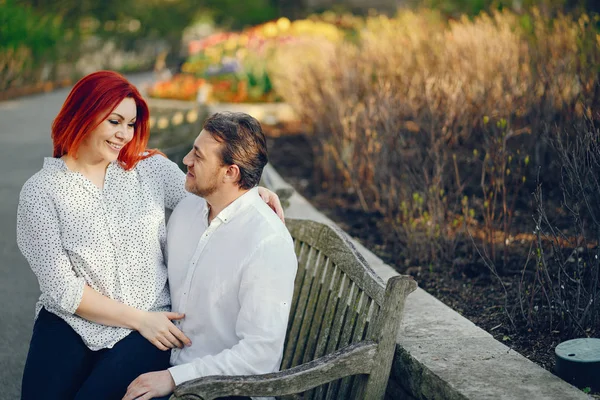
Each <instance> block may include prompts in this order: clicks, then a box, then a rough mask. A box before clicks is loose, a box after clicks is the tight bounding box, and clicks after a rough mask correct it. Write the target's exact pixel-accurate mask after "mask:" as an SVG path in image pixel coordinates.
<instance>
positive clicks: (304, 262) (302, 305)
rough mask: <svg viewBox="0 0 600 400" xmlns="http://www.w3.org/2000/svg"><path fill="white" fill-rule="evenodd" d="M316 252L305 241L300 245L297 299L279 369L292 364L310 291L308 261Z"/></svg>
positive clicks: (310, 273)
mask: <svg viewBox="0 0 600 400" xmlns="http://www.w3.org/2000/svg"><path fill="white" fill-rule="evenodd" d="M316 252H317V250H316V249H315V248H314V247H311V246H308V245H306V243H304V244H303V245H302V246H301V249H300V254H299V255H298V272H297V273H296V282H295V283H294V286H295V287H296V286H297V287H299V294H298V298H297V299H298V301H297V302H296V304H295V310H294V318H293V319H292V318H291V317H290V322H291V325H290V326H291V329H290V331H289V334H288V337H287V338H286V346H285V352H284V356H283V362H282V365H281V369H287V368H291V367H293V366H294V365H293V364H292V361H293V358H294V354H295V352H296V345H297V344H298V336H299V334H300V328H301V327H302V320H303V318H304V311H305V310H306V304H307V303H308V294H309V292H310V286H311V282H312V279H313V275H314V270H311V269H310V262H311V260H312V257H314V255H315V253H316ZM299 282H300V283H299ZM284 363H285V364H284Z"/></svg>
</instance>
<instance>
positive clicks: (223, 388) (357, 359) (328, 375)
mask: <svg viewBox="0 0 600 400" xmlns="http://www.w3.org/2000/svg"><path fill="white" fill-rule="evenodd" d="M376 352H377V345H376V344H375V343H373V342H370V341H366V342H361V343H356V344H354V345H351V346H348V347H346V348H344V349H341V350H338V351H336V352H334V353H332V354H329V355H326V356H324V357H321V358H319V359H317V360H313V361H311V362H309V363H306V364H302V365H300V366H298V367H294V368H291V369H288V370H285V371H280V372H274V373H271V374H264V375H250V376H208V377H205V378H200V379H195V380H193V381H189V382H186V383H183V384H181V385H179V386H178V387H177V388H176V389H175V393H174V394H173V396H171V399H172V400H179V399H182V400H183V399H203V400H212V399H215V398H218V397H226V396H278V395H279V396H281V395H288V394H293V393H300V392H305V391H307V390H309V389H312V388H314V387H315V386H318V385H322V384H324V383H326V382H329V381H331V380H334V379H338V378H342V377H344V376H348V375H355V374H366V373H369V372H371V369H372V367H373V357H374V356H375V354H376Z"/></svg>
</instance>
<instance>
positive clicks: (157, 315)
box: [135, 311, 192, 351]
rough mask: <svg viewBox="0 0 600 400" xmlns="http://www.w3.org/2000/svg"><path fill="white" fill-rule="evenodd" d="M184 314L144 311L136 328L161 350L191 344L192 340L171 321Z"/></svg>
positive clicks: (180, 317)
mask: <svg viewBox="0 0 600 400" xmlns="http://www.w3.org/2000/svg"><path fill="white" fill-rule="evenodd" d="M184 316H185V315H184V314H180V313H175V312H158V311H157V312H152V311H143V312H142V313H141V314H140V318H139V321H138V322H137V324H136V326H135V329H136V330H137V331H138V332H139V333H140V334H141V335H142V336H143V337H145V338H146V339H147V340H148V341H149V342H150V343H152V344H153V345H155V346H156V347H157V348H158V349H160V350H163V351H165V350H169V349H173V348H175V347H178V348H182V347H183V346H189V345H191V344H192V342H191V340H190V339H188V338H187V336H185V335H184V334H183V332H181V331H180V330H179V328H177V327H176V326H175V324H173V322H171V321H172V320H179V319H182V318H183V317H184Z"/></svg>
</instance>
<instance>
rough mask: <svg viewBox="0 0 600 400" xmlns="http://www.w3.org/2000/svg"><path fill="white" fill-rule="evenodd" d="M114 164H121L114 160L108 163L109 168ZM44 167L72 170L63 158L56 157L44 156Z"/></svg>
mask: <svg viewBox="0 0 600 400" xmlns="http://www.w3.org/2000/svg"><path fill="white" fill-rule="evenodd" d="M114 165H119V162H118V161H112V162H111V163H109V164H108V168H112V167H113V166H114ZM43 167H44V169H56V170H58V171H67V172H68V171H71V170H70V169H69V168H68V167H67V164H66V163H65V161H64V160H63V159H62V158H55V157H44V166H43Z"/></svg>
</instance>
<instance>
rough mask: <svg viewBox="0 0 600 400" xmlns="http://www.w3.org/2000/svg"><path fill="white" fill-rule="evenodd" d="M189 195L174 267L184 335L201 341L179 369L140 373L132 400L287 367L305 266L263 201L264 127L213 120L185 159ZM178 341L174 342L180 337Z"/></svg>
mask: <svg viewBox="0 0 600 400" xmlns="http://www.w3.org/2000/svg"><path fill="white" fill-rule="evenodd" d="M183 161H184V164H185V165H186V166H187V168H188V173H187V177H186V190H187V191H189V192H191V193H193V194H195V195H196V196H188V197H187V198H186V199H184V200H182V201H181V202H180V203H179V205H178V206H177V207H176V208H175V210H174V211H173V214H172V215H171V218H170V220H169V224H168V228H167V235H168V236H167V243H168V244H167V265H168V271H169V285H170V289H171V299H172V308H173V311H174V312H179V313H183V314H185V318H184V319H183V320H182V321H179V322H178V326H179V328H180V329H181V330H182V331H183V332H185V334H186V335H187V336H188V337H189V338H190V339H191V341H192V344H191V346H189V347H184V348H182V349H179V348H175V349H174V350H173V351H172V353H171V365H173V367H171V368H169V369H168V370H165V371H158V372H150V373H147V374H143V375H140V376H139V377H138V378H137V379H136V380H135V381H133V382H132V383H131V385H130V386H129V388H128V391H127V394H126V395H125V397H124V399H140V400H146V399H151V398H156V397H160V396H165V395H168V394H170V393H171V392H173V390H174V388H175V386H176V385H178V384H180V383H182V382H186V381H189V380H191V379H196V378H199V377H203V376H209V375H246V374H263V373H268V372H274V371H277V370H278V369H279V366H280V363H281V358H282V352H283V343H284V339H285V332H286V328H287V321H288V317H289V311H290V304H291V301H292V294H293V289H294V278H295V276H296V269H297V260H296V255H295V253H294V246H293V242H292V238H291V236H290V234H289V232H288V231H287V229H286V227H285V225H284V224H283V223H282V222H281V220H280V219H279V218H278V216H277V215H276V214H275V213H274V212H273V211H272V210H271V209H270V208H269V206H268V205H267V204H265V202H264V201H262V200H261V198H260V196H259V195H258V192H257V189H256V185H257V184H258V182H259V180H260V176H261V174H262V170H263V168H264V166H265V164H266V163H267V150H266V140H265V137H264V134H263V132H262V129H261V126H260V124H259V122H258V121H257V120H256V119H254V118H252V117H251V116H249V115H247V114H243V113H217V114H214V115H213V116H211V117H210V118H208V119H207V120H206V121H205V123H204V127H203V129H202V132H200V135H199V136H198V137H197V139H196V140H195V142H194V147H193V149H192V150H191V151H190V152H189V153H188V154H187V155H186V156H185V158H184V160H183ZM174 340H175V339H174Z"/></svg>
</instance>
